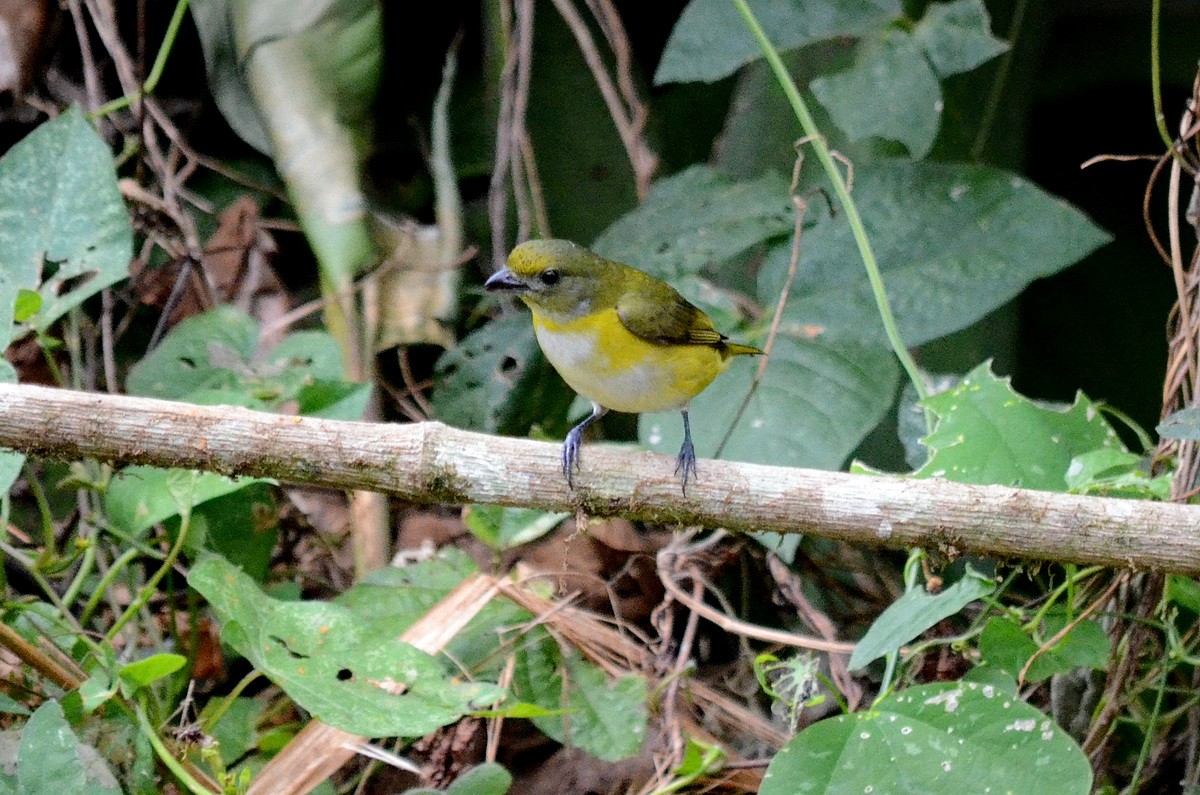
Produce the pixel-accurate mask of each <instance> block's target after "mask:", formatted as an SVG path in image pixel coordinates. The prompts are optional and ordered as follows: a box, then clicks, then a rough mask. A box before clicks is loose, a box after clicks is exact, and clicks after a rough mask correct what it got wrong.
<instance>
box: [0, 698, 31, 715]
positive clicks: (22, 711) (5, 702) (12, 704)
mask: <svg viewBox="0 0 1200 795" xmlns="http://www.w3.org/2000/svg"><path fill="white" fill-rule="evenodd" d="M0 713H3V714H5V715H28V714H29V708H28V707H26V706H25V705H24V704H22V703H21V702H20V701H17V700H16V699H15V698H13V697H12V696H10V695H8V694H7V693H0Z"/></svg>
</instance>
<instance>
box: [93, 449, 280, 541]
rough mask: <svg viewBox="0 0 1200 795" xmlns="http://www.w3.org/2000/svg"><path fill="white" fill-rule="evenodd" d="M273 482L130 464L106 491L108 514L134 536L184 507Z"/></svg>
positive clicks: (122, 528) (189, 507)
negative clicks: (254, 485)
mask: <svg viewBox="0 0 1200 795" xmlns="http://www.w3.org/2000/svg"><path fill="white" fill-rule="evenodd" d="M270 482H271V481H268V480H264V479H263V478H246V477H242V478H227V477H225V476H224V475H217V474H215V473H213V472H197V471H194V470H190V469H158V468H157V467H147V466H131V467H126V468H125V469H123V470H121V472H120V473H119V474H118V475H117V476H116V477H114V478H113V479H112V482H111V483H109V484H108V489H107V491H106V492H105V494H104V507H105V515H106V516H107V517H108V520H109V521H110V522H112V524H113V525H114V526H115V527H117V528H118V529H120V530H121V531H123V532H125V533H127V534H129V535H131V536H133V535H138V534H140V533H142V532H144V531H145V530H146V529H148V528H150V527H153V526H154V525H156V524H158V523H159V522H164V521H166V520H167V519H170V518H171V517H173V516H178V515H179V514H180V512H181V511H183V510H184V509H185V508H186V509H191V508H194V507H195V506H197V505H200V504H202V503H204V502H207V501H208V500H213V499H216V498H218V497H223V496H225V495H227V494H232V493H233V492H235V491H239V490H241V489H244V488H246V487H248V486H251V485H253V484H255V483H270ZM240 529H241V530H242V532H247V531H249V528H244V527H243V528H240Z"/></svg>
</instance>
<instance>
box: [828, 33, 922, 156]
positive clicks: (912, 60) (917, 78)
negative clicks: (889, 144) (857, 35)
mask: <svg viewBox="0 0 1200 795" xmlns="http://www.w3.org/2000/svg"><path fill="white" fill-rule="evenodd" d="M809 87H810V88H811V89H812V92H813V93H814V94H815V95H816V97H817V99H818V100H819V101H820V103H821V104H822V105H824V106H825V109H826V110H828V111H829V114H830V116H832V117H833V121H834V123H835V124H837V126H838V127H840V128H841V129H842V130H843V131H845V133H846V135H847V136H849V138H850V140H851V141H861V140H864V139H866V138H870V137H872V136H876V137H879V138H887V139H890V140H893V141H900V142H901V143H903V144H904V145H905V146H906V147H908V152H909V154H910V155H911V156H912V157H913V158H914V159H920V158H922V157H924V156H925V155H926V154H927V153H928V152H929V149H930V147H932V146H933V139H934V138H935V137H937V131H938V123H939V121H940V119H941V115H942V89H941V86H940V85H938V79H937V75H935V74H934V73H933V69H932V68H931V67H930V65H929V62H928V61H927V60H926V59H925V53H924V51H923V50H922V49H921V46H920V44H919V43H918V42H917V41H916V40H915V39H914V38H913V37H912V36H911V35H909V34H908V33H906V32H904V31H902V30H888V31H885V32H883V33H882V34H881V35H877V36H868V37H867V38H865V39H863V40H862V41H860V42H859V44H858V47H857V52H856V54H855V58H854V64H853V65H852V66H851V67H850V68H849V69H847V70H845V71H842V72H836V73H834V74H831V75H827V76H825V77H820V78H817V79H816V80H814V81H812V83H811V84H810V86H809ZM863 97H870V98H871V99H870V100H869V101H865V102H864V101H863Z"/></svg>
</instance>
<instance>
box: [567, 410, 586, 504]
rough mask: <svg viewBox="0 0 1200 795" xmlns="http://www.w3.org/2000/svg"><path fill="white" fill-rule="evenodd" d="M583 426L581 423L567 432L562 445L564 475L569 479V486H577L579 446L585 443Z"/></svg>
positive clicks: (571, 487) (570, 487)
mask: <svg viewBox="0 0 1200 795" xmlns="http://www.w3.org/2000/svg"><path fill="white" fill-rule="evenodd" d="M583 428H584V426H583V425H582V424H580V425H579V426H578V427H576V428H572V429H571V432H570V433H568V434H567V438H566V441H564V442H563V447H562V469H563V477H565V478H566V479H567V488H569V489H573V488H575V482H574V475H575V473H576V472H578V471H579V446H580V445H581V444H583Z"/></svg>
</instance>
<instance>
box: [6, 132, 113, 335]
mask: <svg viewBox="0 0 1200 795" xmlns="http://www.w3.org/2000/svg"><path fill="white" fill-rule="evenodd" d="M132 256H133V229H132V227H131V226H130V223H129V213H128V212H127V211H126V209H125V203H124V201H122V199H121V193H120V191H119V190H118V189H117V176H116V172H115V171H114V169H113V161H112V153H111V152H110V151H109V149H108V146H107V145H106V144H105V143H104V141H102V140H101V139H100V136H99V135H97V134H96V131H95V129H93V128H92V125H91V124H90V123H88V121H87V120H86V119H85V118H84V117H83V114H82V113H81V112H80V111H79V109H78V108H71V109H69V110H67V111H66V112H65V113H63V114H62V115H61V116H59V117H58V118H57V119H53V120H51V121H48V122H45V123H44V124H42V125H41V126H40V127H38V128H37V129H36V130H34V131H33V132H32V133H30V134H29V135H27V136H26V137H25V138H24V139H23V140H21V141H20V142H19V143H18V144H17V145H16V146H14V147H13V148H12V149H10V150H9V151H8V153H7V154H6V155H5V156H4V158H3V159H0V277H2V278H0V328H3V329H5V331H3V332H0V334H5V335H7V334H8V331H7V329H8V328H9V324H11V323H12V321H13V317H14V316H13V311H14V303H15V301H16V298H17V291H18V290H20V289H22V288H24V289H28V290H37V291H38V293H39V294H40V295H41V304H40V306H38V308H37V309H36V311H34V312H33V313H32V314H30V315H29V317H28V319H27V321H26V322H27V324H28V326H29V327H30V328H32V329H35V330H38V331H44V330H45V329H46V328H48V327H49V326H50V325H51V324H52V323H54V321H56V320H58V318H60V317H62V316H63V315H64V314H65V313H66V312H67V310H69V309H71V308H72V307H75V306H79V305H80V304H81V303H83V302H84V301H85V300H87V299H88V298H90V297H91V296H93V295H95V294H97V293H99V292H100V291H101V290H103V289H104V288H106V287H109V286H111V285H113V284H116V283H117V282H119V281H121V280H122V279H124V278H126V277H127V276H128V275H129V260H130V258H131V257H132ZM28 308H29V304H28V302H26V305H25V307H24V308H23V314H24V313H25V311H24V310H27V309H28ZM4 339H5V341H6V342H7V341H8V339H9V337H8V336H5V338H4Z"/></svg>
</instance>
